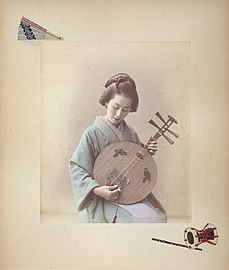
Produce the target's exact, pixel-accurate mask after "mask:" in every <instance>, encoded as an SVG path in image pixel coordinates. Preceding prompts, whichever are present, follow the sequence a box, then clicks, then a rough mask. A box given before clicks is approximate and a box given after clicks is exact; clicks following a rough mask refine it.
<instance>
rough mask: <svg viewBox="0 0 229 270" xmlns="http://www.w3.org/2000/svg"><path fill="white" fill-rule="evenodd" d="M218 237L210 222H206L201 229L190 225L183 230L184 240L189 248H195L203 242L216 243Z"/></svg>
mask: <svg viewBox="0 0 229 270" xmlns="http://www.w3.org/2000/svg"><path fill="white" fill-rule="evenodd" d="M218 237H219V236H218V231H217V229H216V227H215V226H214V225H213V224H211V223H208V224H207V225H206V226H205V227H204V229H203V230H197V229H195V228H191V227H190V228H186V229H185V230H184V241H185V243H186V245H187V246H188V248H190V249H195V248H196V247H198V246H199V245H200V244H202V243H205V242H207V243H209V244H212V245H216V244H217V242H218Z"/></svg>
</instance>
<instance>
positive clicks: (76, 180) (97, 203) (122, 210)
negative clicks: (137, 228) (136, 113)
mask: <svg viewBox="0 0 229 270" xmlns="http://www.w3.org/2000/svg"><path fill="white" fill-rule="evenodd" d="M118 141H119V138H118V136H116V134H115V132H114V131H113V130H112V129H111V128H110V127H109V126H108V125H107V123H106V122H105V121H104V120H103V119H102V118H101V117H99V116H97V117H96V119H95V122H94V124H93V125H92V126H90V127H88V128H87V129H86V130H85V131H84V133H83V135H82V137H81V139H80V142H79V144H78V146H77V148H76V150H75V151H74V153H73V155H72V158H71V160H70V165H69V171H70V177H71V183H72V189H73V194H74V198H75V201H76V205H77V208H78V211H79V213H80V220H81V222H92V223H112V220H113V218H114V216H115V213H116V207H117V205H116V204H115V203H113V202H111V201H107V200H105V199H103V198H102V197H100V196H97V195H95V194H94V193H93V189H94V188H95V187H98V186H100V185H99V184H98V182H96V180H95V179H93V166H94V162H95V160H96V158H97V156H98V155H99V154H100V153H101V151H102V150H103V149H104V148H105V147H107V146H108V145H109V144H111V143H114V142H118ZM123 141H128V142H133V143H136V144H139V145H140V144H141V143H140V140H139V137H138V135H137V133H136V132H135V131H134V130H133V129H132V128H131V127H129V126H128V125H127V124H126V122H125V121H123ZM134 205H135V204H133V205H130V207H132V208H133V207H134ZM142 205H143V206H147V207H148V208H149V210H150V211H153V213H154V215H155V217H156V219H155V222H158V223H161V222H166V214H165V212H164V210H163V208H162V206H161V205H160V203H159V202H158V201H157V199H156V198H155V197H154V195H153V194H152V193H150V194H149V195H148V196H147V197H146V198H145V199H144V200H143V201H142V202H140V204H139V205H138V206H139V207H140V208H139V209H140V211H141V206H142ZM137 220H138V219H136V217H134V215H133V214H131V211H128V206H123V207H122V206H121V205H120V207H119V209H118V212H117V218H116V223H134V222H141V221H137ZM142 222H144V221H142ZM146 222H147V221H146Z"/></svg>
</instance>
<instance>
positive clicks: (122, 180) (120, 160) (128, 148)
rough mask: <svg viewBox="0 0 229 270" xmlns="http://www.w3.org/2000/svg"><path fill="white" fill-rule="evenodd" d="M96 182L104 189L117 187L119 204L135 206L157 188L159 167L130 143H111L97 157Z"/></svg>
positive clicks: (147, 155) (144, 152)
mask: <svg viewBox="0 0 229 270" xmlns="http://www.w3.org/2000/svg"><path fill="white" fill-rule="evenodd" d="M93 177H94V179H95V180H96V181H97V182H98V183H99V184H100V185H101V186H102V185H108V186H112V185H118V186H119V188H120V190H121V191H120V195H119V198H118V202H119V203H121V204H133V203H136V202H139V201H141V200H143V199H144V198H145V197H146V196H147V195H148V194H149V193H150V192H151V191H152V190H153V188H154V186H155V184H156V180H157V167H156V164H155V161H154V159H153V158H152V156H151V155H150V154H149V153H148V152H147V150H146V149H144V148H142V147H141V146H140V145H137V144H134V143H131V142H117V143H112V144H110V145H109V146H108V147H106V148H105V149H104V150H103V151H102V152H101V153H100V154H99V156H98V157H97V159H96V161H95V164H94V171H93Z"/></svg>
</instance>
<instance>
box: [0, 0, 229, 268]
mask: <svg viewBox="0 0 229 270" xmlns="http://www.w3.org/2000/svg"><path fill="white" fill-rule="evenodd" d="M0 3H1V4H0V13H1V16H0V18H1V19H0V20H1V28H0V32H1V42H0V46H1V47H0V50H1V62H0V68H1V81H0V82H1V85H0V86H1V170H0V172H1V176H0V177H1V182H0V185H1V196H0V206H1V212H0V213H1V219H0V220H1V221H0V223H1V226H0V238H1V239H0V243H1V244H0V255H1V260H0V267H1V269H51V268H52V269H141V268H143V267H144V269H166V268H169V269H199V268H201V269H208V270H209V269H228V267H229V264H228V241H229V239H228V225H229V224H228V223H229V220H228V209H227V205H228V198H227V196H228V191H229V190H228V180H227V173H228V169H227V165H228V163H227V160H228V150H227V149H228V138H227V134H228V128H229V126H228V101H229V100H228V44H229V43H228V41H229V37H228V25H229V22H228V21H229V19H228V9H229V3H228V1H212V0H211V1H210V0H209V1H207V0H206V1H166V0H164V1H159V0H158V1H117V2H114V1H40V0H39V1H13V0H12V1H4V0H3V1H0ZM22 16H25V17H28V18H30V19H31V20H33V21H35V22H37V23H39V24H41V25H42V26H44V27H47V28H48V29H49V30H50V31H52V32H54V33H57V34H60V35H63V36H64V38H65V40H64V42H67V41H74V42H75V41H83V42H88V41H93V42H94V41H109V42H116V41H122V42H124V41H126V42H132V41H140V42H146V41H169V42H171V41H187V42H190V43H191V199H192V205H191V206H192V211H191V216H192V221H191V223H177V224H163V225H162V224H153V225H152V224H148V225H144V224H130V225H128V224H127V225H125V224H122V225H115V226H114V225H112V224H107V225H95V224H86V225H83V224H77V223H69V222H64V223H47V224H43V223H40V191H41V190H40V153H41V149H40V148H41V116H42V115H41V104H42V103H41V73H40V68H41V59H40V57H41V53H40V48H41V47H40V42H32V43H31V42H19V41H17V28H18V25H19V22H20V19H21V17H22ZM44 42H45V41H44ZM53 42H60V41H53ZM106 78H107V77H106ZM100 81H101V83H103V82H102V80H100ZM50 83H51V82H50ZM162 148H163V147H162ZM173 148H174V149H175V145H174V147H173ZM207 222H212V223H213V224H215V225H216V226H217V228H218V231H219V235H220V238H219V242H218V245H217V246H216V247H213V246H210V245H208V244H203V245H202V246H201V247H202V248H203V251H202V252H197V251H190V250H188V249H184V248H179V247H173V246H169V245H165V244H161V243H157V242H152V241H151V237H158V238H162V239H166V240H170V241H175V242H178V243H183V230H184V228H185V227H189V226H193V227H196V228H198V229H201V228H202V227H204V225H205V224H206V223H207Z"/></svg>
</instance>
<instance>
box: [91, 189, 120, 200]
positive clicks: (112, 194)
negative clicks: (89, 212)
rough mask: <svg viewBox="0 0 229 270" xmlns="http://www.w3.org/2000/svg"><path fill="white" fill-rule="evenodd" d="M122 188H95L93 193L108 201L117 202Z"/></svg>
mask: <svg viewBox="0 0 229 270" xmlns="http://www.w3.org/2000/svg"><path fill="white" fill-rule="evenodd" d="M120 191H121V190H120V188H119V187H118V185H114V186H101V187H95V188H94V189H93V192H94V194H95V195H97V196H100V197H102V198H104V199H105V200H107V201H111V202H115V201H116V200H117V199H118V196H119V192H120Z"/></svg>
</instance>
